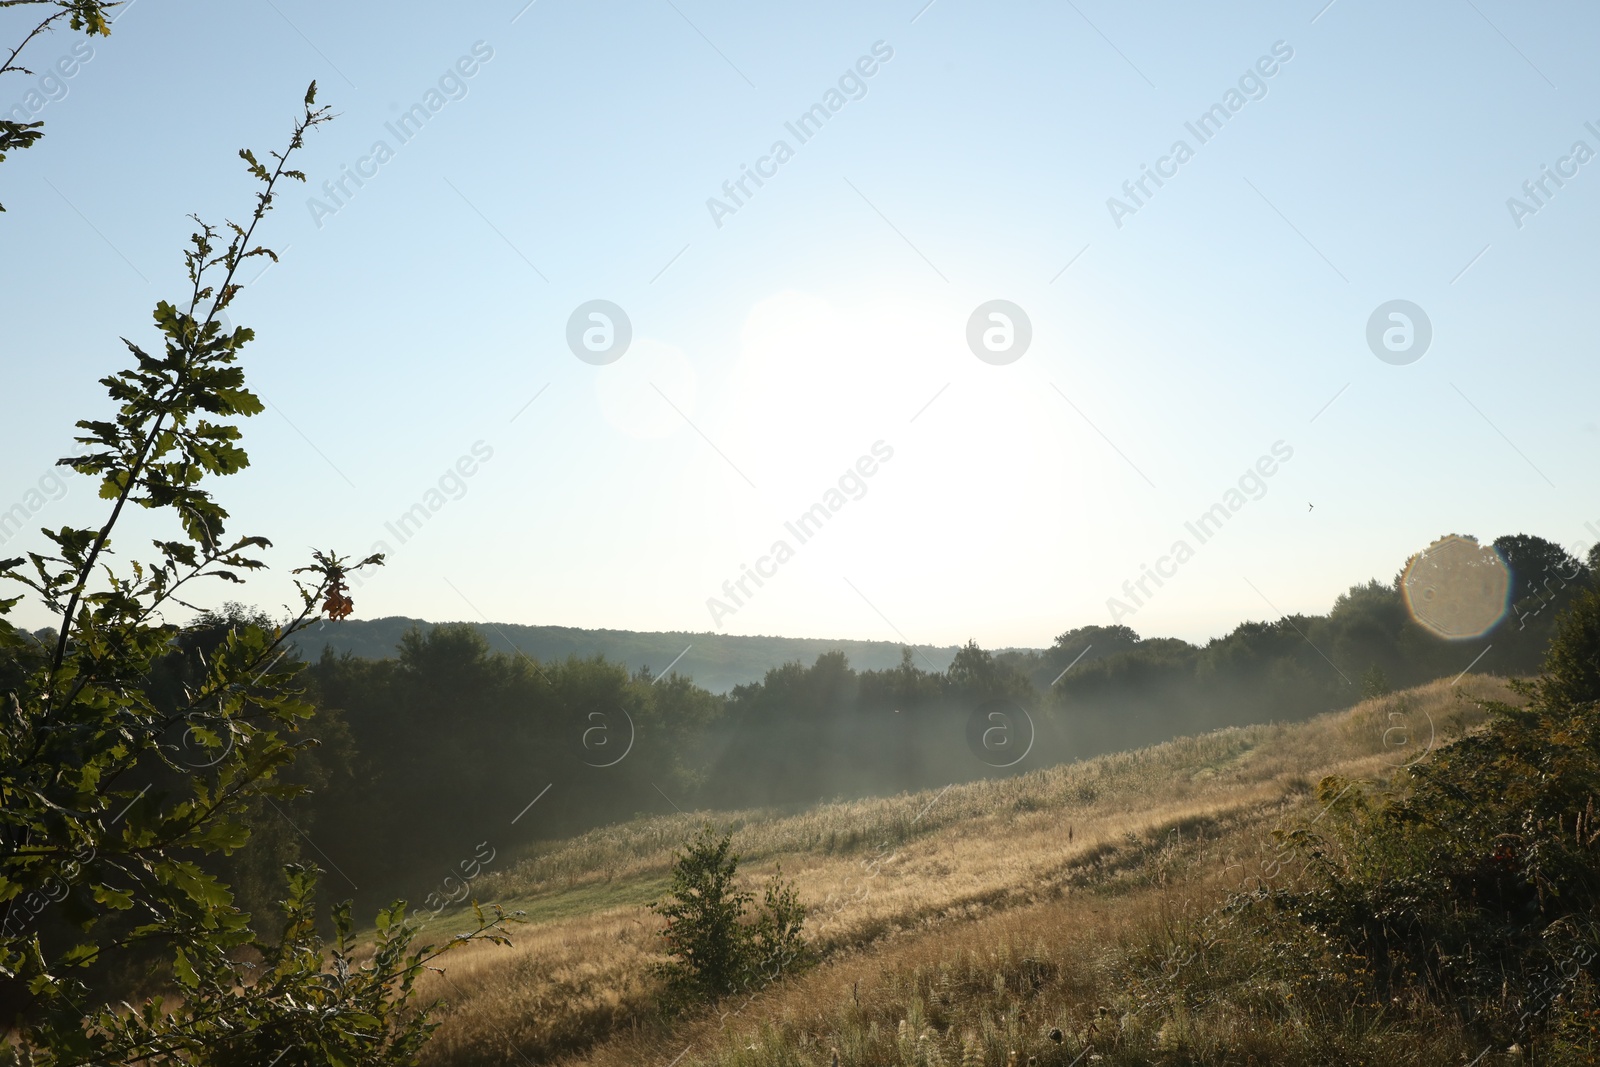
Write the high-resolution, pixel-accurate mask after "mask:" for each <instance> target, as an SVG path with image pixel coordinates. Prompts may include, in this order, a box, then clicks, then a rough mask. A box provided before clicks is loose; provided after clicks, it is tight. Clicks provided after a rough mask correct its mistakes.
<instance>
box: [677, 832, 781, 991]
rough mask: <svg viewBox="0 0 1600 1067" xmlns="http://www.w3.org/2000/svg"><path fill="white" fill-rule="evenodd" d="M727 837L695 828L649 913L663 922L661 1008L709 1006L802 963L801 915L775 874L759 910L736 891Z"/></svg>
mask: <svg viewBox="0 0 1600 1067" xmlns="http://www.w3.org/2000/svg"><path fill="white" fill-rule="evenodd" d="M732 847H733V835H732V834H730V833H724V834H722V835H720V836H719V835H718V834H717V833H716V831H715V830H713V829H712V828H711V827H710V826H706V827H705V828H703V829H702V830H701V831H700V833H699V834H697V835H696V836H695V837H694V838H693V839H692V840H691V841H689V842H688V844H687V845H686V846H685V848H684V850H683V851H682V852H678V853H674V855H673V864H672V887H671V895H670V899H668V900H665V901H654V902H652V903H651V904H650V905H649V907H650V910H652V911H654V912H655V913H656V914H658V915H660V916H662V917H664V918H665V919H666V923H667V924H666V929H664V930H663V931H662V933H661V936H662V938H663V939H664V940H665V941H666V945H667V952H668V955H669V956H670V957H671V958H670V959H669V960H668V961H667V962H666V963H663V964H661V965H660V967H659V971H658V973H660V974H661V975H662V977H664V978H665V979H666V980H667V989H668V1003H669V1006H679V1005H683V1004H686V1003H688V1002H691V1001H695V1000H716V999H718V998H721V997H724V996H727V995H728V994H730V993H733V992H735V991H738V990H741V989H748V990H756V989H759V988H761V987H762V986H764V985H766V984H767V983H769V982H772V981H775V980H776V979H777V978H779V977H781V976H782V975H783V974H784V973H785V972H792V971H794V970H797V969H799V968H801V967H803V966H805V965H806V964H807V963H809V962H810V959H811V953H810V949H809V947H808V946H807V944H806V942H805V938H804V936H803V933H802V927H803V926H804V924H805V917H806V909H805V905H804V904H802V903H800V898H799V895H798V894H797V893H796V892H795V888H794V886H793V884H792V883H789V882H785V881H783V879H782V876H781V875H782V872H781V871H780V872H779V876H778V877H775V878H774V879H773V880H772V881H771V882H770V883H768V885H767V887H766V891H765V893H764V895H763V899H762V903H761V906H760V907H759V908H758V909H756V910H755V913H754V914H753V915H750V914H747V913H748V912H749V910H750V907H751V905H752V903H754V900H755V896H754V894H752V893H750V892H748V891H746V890H742V889H739V888H738V887H737V885H736V882H735V878H736V876H737V874H738V869H739V859H740V857H739V854H738V853H736V852H734V851H732Z"/></svg>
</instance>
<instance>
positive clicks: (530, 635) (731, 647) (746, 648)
mask: <svg viewBox="0 0 1600 1067" xmlns="http://www.w3.org/2000/svg"><path fill="white" fill-rule="evenodd" d="M434 625H435V624H434V623H432V622H429V621H427V620H424V619H408V618H405V617H403V616H391V617H389V618H385V619H368V620H361V621H356V620H347V621H345V622H325V623H323V624H322V626H321V627H320V628H318V629H314V630H311V631H308V632H307V633H306V634H305V635H304V637H303V639H302V640H301V642H300V649H301V652H302V654H303V655H304V656H305V657H306V658H307V659H310V660H315V659H316V658H317V657H318V656H320V655H321V654H322V649H323V647H324V646H327V647H330V648H332V649H333V650H334V652H335V653H342V652H349V653H351V654H353V655H356V656H359V657H360V658H362V659H386V658H388V657H391V656H393V655H394V654H395V648H396V646H397V645H399V643H400V637H401V635H402V634H404V633H405V632H406V631H407V630H408V629H410V628H411V627H413V626H416V627H419V628H421V629H422V631H423V632H424V633H426V632H427V631H428V630H429V629H430V628H431V627H433V626H434ZM467 625H469V626H471V627H472V628H473V629H475V630H477V631H478V633H479V634H481V635H482V636H483V639H484V640H485V641H487V642H488V643H489V647H490V648H492V649H494V650H496V651H500V652H521V653H523V654H524V655H526V656H530V657H532V658H533V659H535V660H538V661H539V662H541V663H549V662H552V661H559V660H564V659H566V658H567V657H568V656H578V657H580V658H583V659H587V658H589V657H592V656H597V655H599V656H604V657H605V658H606V659H607V660H609V661H611V662H612V663H619V664H622V665H623V666H626V667H629V668H631V669H634V670H637V669H638V668H640V667H649V668H650V669H651V670H652V671H653V672H655V673H657V674H659V673H660V672H662V671H663V670H665V669H666V667H667V665H668V664H669V663H672V661H673V660H674V659H677V657H678V655H679V653H683V651H684V649H685V648H687V649H688V650H689V651H688V652H687V653H685V654H684V655H683V658H682V659H679V660H678V662H677V666H675V667H673V670H674V671H676V672H677V673H679V674H681V675H684V676H685V677H688V678H692V679H694V682H695V684H696V685H698V686H700V687H701V688H702V689H708V690H710V691H711V692H713V693H726V692H728V691H730V690H731V689H733V687H734V686H736V685H747V684H749V683H751V682H759V681H761V679H762V678H764V677H765V676H766V673H767V672H768V671H769V670H772V669H773V668H774V667H781V666H783V665H784V664H785V663H794V662H800V663H804V664H807V665H810V664H811V663H813V662H815V661H816V658H817V657H818V656H820V655H822V654H823V653H824V652H834V651H839V652H843V653H844V654H845V655H846V656H847V657H849V660H850V663H851V665H852V666H854V667H855V668H856V669H857V670H887V669H889V668H891V667H897V666H899V665H900V647H901V646H900V644H899V643H898V642H892V641H838V640H828V639H823V638H807V637H741V636H737V635H732V634H717V633H709V632H707V633H687V632H681V631H669V632H665V633H639V632H637V631H634V630H580V629H576V628H574V627H571V626H518V625H513V624H509V623H476V622H475V623H468V624H467ZM959 647H960V646H958V645H951V646H949V647H947V648H934V647H932V646H928V645H920V646H918V648H917V651H918V653H919V654H920V655H919V658H918V662H919V663H921V664H922V665H923V666H925V667H926V666H931V667H933V668H935V669H937V670H941V671H942V670H944V669H945V668H946V667H948V666H949V665H950V661H951V660H953V659H954V658H955V654H956V651H957V650H958V648H959ZM1007 651H1016V652H1019V653H1026V652H1033V651H1038V650H1033V649H1016V650H1007ZM923 657H926V658H925V659H924V658H923Z"/></svg>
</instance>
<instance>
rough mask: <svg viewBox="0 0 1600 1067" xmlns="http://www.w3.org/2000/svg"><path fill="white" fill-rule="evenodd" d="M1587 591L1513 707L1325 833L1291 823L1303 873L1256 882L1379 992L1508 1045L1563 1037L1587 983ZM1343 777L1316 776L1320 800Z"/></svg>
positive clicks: (1596, 892) (1589, 992)
mask: <svg viewBox="0 0 1600 1067" xmlns="http://www.w3.org/2000/svg"><path fill="white" fill-rule="evenodd" d="M1597 664H1600V594H1596V593H1594V592H1586V593H1584V594H1583V595H1582V596H1580V597H1578V598H1577V599H1576V600H1575V601H1574V602H1573V604H1572V605H1571V607H1570V608H1569V609H1568V610H1567V611H1566V612H1565V613H1564V614H1563V615H1562V616H1561V618H1560V620H1559V622H1558V624H1557V628H1556V633H1555V636H1554V638H1553V640H1552V642H1551V644H1550V647H1549V650H1548V653H1547V656H1546V660H1545V673H1544V675H1543V676H1542V677H1540V678H1539V679H1538V680H1536V681H1533V682H1529V683H1519V685H1518V688H1519V689H1520V691H1521V692H1523V693H1524V694H1525V695H1527V696H1528V697H1529V703H1528V705H1527V706H1526V707H1525V708H1515V707H1512V706H1510V705H1506V704H1493V705H1490V706H1489V707H1490V710H1491V711H1492V713H1493V717H1492V718H1491V719H1490V721H1489V722H1488V724H1487V725H1486V726H1485V728H1484V729H1483V730H1481V731H1479V732H1477V733H1474V734H1472V735H1470V736H1468V737H1466V738H1464V739H1462V740H1461V741H1458V742H1456V743H1455V744H1453V745H1450V746H1448V747H1447V748H1445V749H1443V750H1441V751H1440V752H1439V753H1438V754H1437V755H1436V756H1435V757H1434V758H1433V759H1431V760H1429V761H1426V762H1423V763H1420V764H1418V765H1416V766H1415V767H1412V768H1410V770H1409V772H1408V774H1407V775H1406V777H1405V778H1404V779H1402V780H1401V781H1399V782H1396V783H1394V784H1393V785H1392V786H1391V788H1390V791H1389V792H1388V793H1386V794H1377V795H1370V794H1367V793H1363V792H1362V791H1359V790H1353V791H1351V792H1349V793H1348V794H1346V796H1345V797H1344V798H1343V799H1341V800H1340V801H1339V804H1338V806H1337V811H1338V814H1339V818H1337V819H1335V820H1332V822H1333V823H1334V827H1335V828H1334V829H1333V830H1330V831H1327V832H1326V833H1313V832H1311V831H1309V830H1302V831H1298V832H1297V833H1295V834H1293V835H1290V836H1291V837H1293V838H1294V839H1295V841H1296V843H1297V844H1298V845H1299V846H1300V847H1301V848H1302V850H1303V852H1304V854H1306V855H1307V856H1308V857H1309V859H1310V867H1309V870H1310V873H1311V875H1312V877H1311V879H1310V882H1309V884H1308V885H1304V886H1297V887H1292V888H1291V887H1275V888H1272V889H1269V890H1266V891H1263V892H1262V893H1261V894H1259V895H1258V898H1257V900H1258V902H1266V903H1269V904H1270V906H1271V909H1272V910H1273V911H1274V912H1275V913H1277V914H1278V915H1281V916H1284V917H1288V918H1290V919H1292V920H1293V921H1294V922H1295V923H1297V924H1298V925H1300V927H1301V928H1302V929H1304V928H1307V927H1309V932H1311V933H1314V934H1316V935H1318V936H1319V937H1320V938H1327V939H1329V940H1331V941H1332V942H1333V943H1335V944H1337V945H1342V946H1346V947H1347V948H1348V949H1349V950H1351V951H1354V952H1357V953H1359V954H1360V955H1361V956H1362V957H1364V958H1365V960H1366V963H1367V965H1368V966H1369V967H1370V969H1371V971H1372V973H1373V975H1374V977H1375V982H1376V994H1377V997H1376V999H1377V1001H1378V1002H1379V1003H1381V1004H1383V1005H1385V1009H1384V1010H1386V1011H1392V1009H1393V1005H1395V1004H1396V1003H1403V1002H1411V1003H1422V1002H1427V1003H1431V1004H1433V1005H1439V1006H1443V1007H1446V1008H1449V1009H1451V1010H1453V1011H1454V1012H1455V1014H1456V1015H1457V1016H1458V1017H1459V1019H1460V1021H1461V1023H1462V1024H1463V1025H1464V1026H1466V1027H1467V1028H1468V1029H1469V1030H1470V1031H1473V1032H1476V1033H1478V1034H1481V1035H1482V1036H1483V1037H1484V1038H1485V1039H1487V1040H1490V1041H1494V1042H1498V1043H1501V1044H1502V1045H1508V1044H1511V1043H1512V1042H1517V1043H1521V1044H1522V1045H1523V1046H1525V1047H1534V1046H1533V1044H1532V1043H1534V1042H1551V1043H1554V1044H1560V1045H1562V1046H1563V1047H1564V1048H1565V1049H1568V1050H1570V1049H1572V1048H1574V1047H1575V1046H1574V1045H1573V1041H1574V1039H1575V1030H1576V1029H1577V1028H1575V1026H1574V1023H1573V1013H1574V1012H1578V1013H1579V1014H1580V1015H1582V1017H1583V1018H1585V1019H1587V1018H1590V1015H1591V1010H1590V1009H1591V1008H1592V1006H1593V1002H1594V989H1595V986H1596V983H1597V981H1600V817H1597V816H1600V812H1597V806H1600V804H1597V802H1600V702H1597V700H1600V683H1597ZM1346 785H1347V783H1345V782H1343V781H1333V780H1329V781H1326V782H1324V783H1323V789H1322V791H1321V793H1322V795H1323V797H1324V798H1332V797H1334V796H1336V795H1337V794H1340V793H1343V792H1344V791H1345V787H1346Z"/></svg>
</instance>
